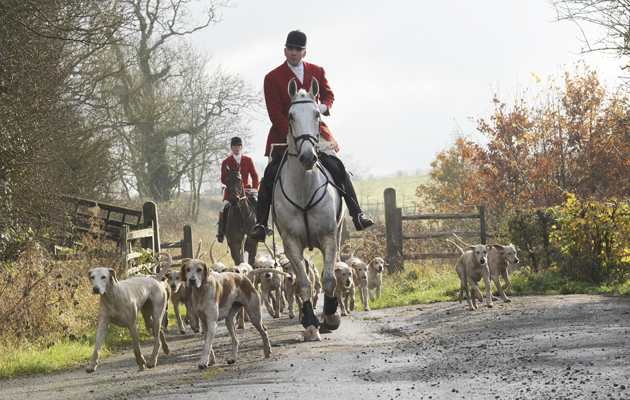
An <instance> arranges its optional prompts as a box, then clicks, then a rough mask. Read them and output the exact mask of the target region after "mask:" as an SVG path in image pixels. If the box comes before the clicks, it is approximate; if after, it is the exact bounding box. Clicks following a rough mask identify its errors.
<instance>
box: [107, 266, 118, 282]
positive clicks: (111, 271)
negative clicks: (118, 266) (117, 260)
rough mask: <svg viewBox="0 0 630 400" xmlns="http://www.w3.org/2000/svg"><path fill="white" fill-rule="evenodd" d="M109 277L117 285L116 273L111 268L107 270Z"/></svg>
mask: <svg viewBox="0 0 630 400" xmlns="http://www.w3.org/2000/svg"><path fill="white" fill-rule="evenodd" d="M109 277H110V278H111V279H112V280H113V281H114V282H116V283H118V279H116V271H114V270H113V269H112V268H110V269H109Z"/></svg>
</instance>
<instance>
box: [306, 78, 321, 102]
mask: <svg viewBox="0 0 630 400" xmlns="http://www.w3.org/2000/svg"><path fill="white" fill-rule="evenodd" d="M308 93H309V94H310V95H311V96H313V98H315V97H317V95H318V94H319V82H317V79H315V77H314V76H313V77H312V78H311V90H309V91H308Z"/></svg>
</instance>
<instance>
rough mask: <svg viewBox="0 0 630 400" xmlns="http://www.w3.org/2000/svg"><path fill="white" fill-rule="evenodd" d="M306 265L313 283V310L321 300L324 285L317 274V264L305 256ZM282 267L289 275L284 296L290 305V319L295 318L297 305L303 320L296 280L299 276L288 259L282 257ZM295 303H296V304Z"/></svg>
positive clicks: (285, 283)
mask: <svg viewBox="0 0 630 400" xmlns="http://www.w3.org/2000/svg"><path fill="white" fill-rule="evenodd" d="M304 263H305V264H306V265H307V266H308V268H307V273H308V277H309V280H310V281H311V283H312V285H311V288H312V289H311V302H312V303H313V308H316V307H317V299H318V298H319V293H320V291H321V289H322V285H321V283H320V280H319V274H318V272H317V268H316V267H315V264H313V263H312V262H311V260H309V259H308V258H307V257H306V255H305V256H304ZM280 266H281V267H282V271H284V272H285V273H286V274H288V276H287V277H285V278H284V294H285V296H286V298H287V302H288V303H289V318H291V319H292V318H295V310H294V304H295V303H297V305H298V309H299V316H300V318H299V320H302V316H303V315H302V300H301V299H300V296H299V293H298V290H297V285H296V284H295V283H296V280H297V274H296V271H295V268H293V265H292V264H291V261H289V259H288V258H286V257H282V258H281V259H280ZM294 301H295V303H294Z"/></svg>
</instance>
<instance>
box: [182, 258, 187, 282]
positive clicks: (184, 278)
mask: <svg viewBox="0 0 630 400" xmlns="http://www.w3.org/2000/svg"><path fill="white" fill-rule="evenodd" d="M187 266H188V262H185V263H183V264H182V268H181V269H180V273H181V274H182V281H184V282H185V281H186V267H187Z"/></svg>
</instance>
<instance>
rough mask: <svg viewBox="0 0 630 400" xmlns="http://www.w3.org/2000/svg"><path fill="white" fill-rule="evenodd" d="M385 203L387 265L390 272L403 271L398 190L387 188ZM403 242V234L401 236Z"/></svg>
mask: <svg viewBox="0 0 630 400" xmlns="http://www.w3.org/2000/svg"><path fill="white" fill-rule="evenodd" d="M384 201H385V232H386V234H387V263H388V264H389V267H388V270H389V269H390V268H391V271H388V272H395V271H402V270H403V269H404V264H403V258H402V246H400V247H399V245H398V244H399V243H398V240H397V239H398V232H402V226H400V227H398V225H399V224H400V225H402V220H400V219H398V212H397V210H396V190H395V189H393V188H387V189H385V192H384ZM400 239H401V240H402V234H401V235H400Z"/></svg>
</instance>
